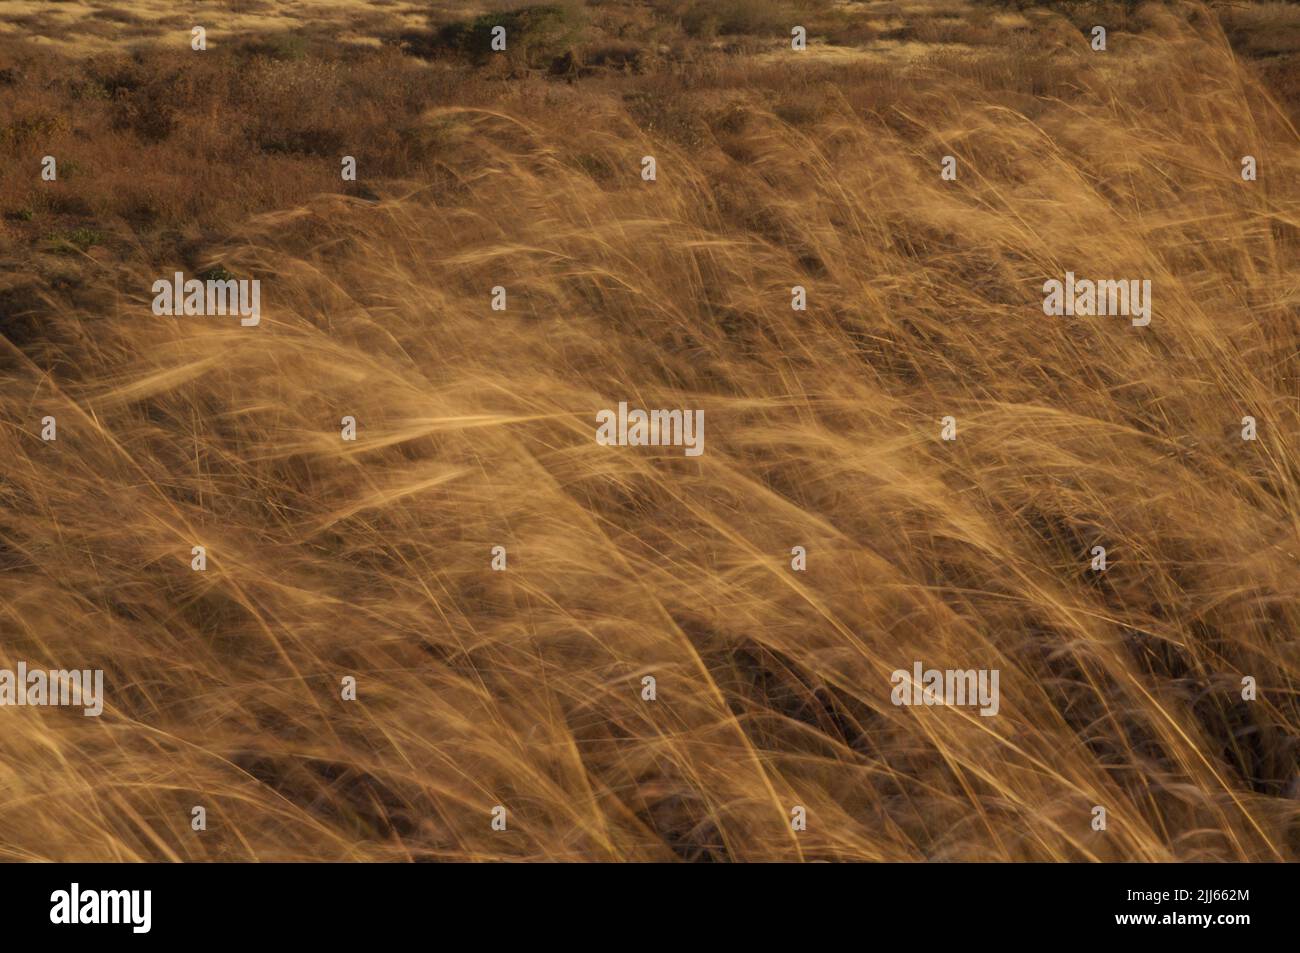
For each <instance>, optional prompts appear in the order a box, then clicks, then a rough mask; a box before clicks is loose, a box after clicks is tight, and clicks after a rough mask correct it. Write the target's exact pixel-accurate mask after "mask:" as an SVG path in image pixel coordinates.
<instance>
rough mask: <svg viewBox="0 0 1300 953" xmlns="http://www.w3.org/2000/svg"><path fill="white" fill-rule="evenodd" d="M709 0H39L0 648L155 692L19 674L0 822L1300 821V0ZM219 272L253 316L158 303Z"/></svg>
mask: <svg viewBox="0 0 1300 953" xmlns="http://www.w3.org/2000/svg"><path fill="white" fill-rule="evenodd" d="M4 6H5V7H14V6H15V5H14V4H5V5H4ZM87 6H93V5H87ZM119 6H122V7H129V6H131V5H128V4H125V3H123V4H120V5H119ZM142 6H143V5H142ZM207 6H208V7H212V8H214V9H217V8H222V7H225V8H230V9H231V11H232V13H239V14H240V15H244V16H253V15H255V14H256V13H257V11H258V8H259V7H264V6H265V5H259V4H256V3H249V4H224V5H220V4H208V5H207ZM357 6H358V7H360V6H361V5H359V4H358V5H357ZM398 6H402V5H398ZM1026 6H1028V5H1026ZM402 9H403V10H406V9H408V8H407V7H406V6H402ZM712 9H713V11H714V13H709V11H707V10H706V11H704V12H701V11H702V7H701V5H700V4H689V3H670V2H662V3H652V4H648V5H635V6H634V5H631V4H626V3H625V4H609V3H605V4H597V3H590V4H588V5H587V6H586V7H585V8H582V9H578V8H568V9H565V10H562V11H560V12H559V13H555V14H547V15H546V17H543V18H541V19H534V20H533V21H531V25H529V24H530V21H528V20H527V17H528V16H535V13H534V14H513V15H514V16H517V17H524V19H523V20H516V21H512V22H516V23H522V24H525V26H524V27H521V34H522V33H524V32H527V30H529V29H531V30H533V31H534V32H533V33H532V34H531V35H532V37H533V39H534V40H535V42H531V43H529V44H523V45H525V46H527V49H526V50H522V51H520V50H516V51H512V53H511V54H510V56H509V57H507V58H501V59H498V60H491V59H489V58H487V57H478V56H476V55H475V48H474V45H473V42H472V38H473V37H474V36H475V35H477V34H476V33H475V29H477V28H476V27H475V26H474V24H473V23H472V22H468V15H463V16H461V17H460V18H459V22H460V23H461V24H462V26H457V25H456V24H457V22H458V17H457V16H456V15H455V14H454V11H450V10H445V9H436V10H434V12H433V15H432V17H431V18H430V19H429V20H427V21H426V20H425V19H423V17H421V18H419V19H418V21H417V23H416V24H415V25H412V24H411V23H408V22H405V21H403V22H401V23H400V26H399V27H397V28H396V29H395V30H394V31H393V32H392V33H391V34H384V33H383V31H382V29H380V28H382V26H383V22H384V21H383V20H382V19H380V20H372V21H370V23H371V26H373V27H374V28H375V29H376V30H378V32H377V33H374V36H373V37H372V39H373V42H371V43H370V45H366V44H363V43H358V44H355V45H350V46H349V45H344V44H342V43H338V42H332V41H328V40H326V39H325V38H324V37H322V36H319V35H317V34H316V33H314V32H313V25H312V24H309V23H304V24H301V28H300V29H299V30H298V31H297V32H294V33H289V34H283V35H275V34H267V33H260V34H257V35H252V36H242V37H234V36H227V35H224V34H223V33H222V31H221V29H220V26H221V24H220V21H219V15H218V14H214V15H213V16H212V17H210V18H209V20H210V22H209V24H208V27H209V33H210V37H211V42H212V46H211V49H210V50H209V51H208V52H206V53H193V52H191V51H190V50H189V49H188V29H187V27H188V24H181V25H180V28H179V29H178V30H175V31H173V32H172V33H171V34H168V33H167V32H166V31H164V32H163V34H162V35H160V36H159V37H156V38H155V40H154V42H158V43H160V44H161V45H157V46H144V47H141V48H140V49H139V51H138V52H136V53H135V54H132V53H131V52H130V51H129V50H128V49H126V48H125V47H124V46H123V48H119V49H116V50H112V51H109V52H107V53H104V52H97V51H96V50H95V49H94V48H93V45H91V46H90V47H88V48H87V49H85V50H81V51H79V52H78V51H73V50H63V49H56V48H55V44H53V43H51V42H44V43H42V42H39V39H40V38H39V36H38V37H37V38H36V39H32V38H31V37H24V36H15V35H14V34H13V33H12V31H11V33H10V38H9V39H8V40H6V41H5V45H4V46H3V48H2V50H0V52H2V55H3V70H0V84H3V85H0V153H2V154H3V156H4V162H3V164H2V165H0V187H2V190H0V196H2V197H3V211H4V213H5V219H4V222H3V228H4V231H3V246H2V247H0V253H2V254H3V271H2V276H3V278H2V284H0V331H2V332H3V339H0V375H2V381H3V386H2V388H0V399H2V400H3V406H2V407H0V424H2V427H0V461H3V464H2V468H3V469H2V470H0V473H2V475H3V479H2V481H0V503H2V509H0V667H9V668H13V667H15V666H16V664H17V662H18V661H19V660H25V661H27V662H28V663H29V664H31V665H33V666H35V665H38V664H39V665H45V666H53V667H74V666H76V667H88V668H103V669H105V671H106V683H107V696H108V697H107V705H106V708H105V712H104V715H103V716H102V717H101V718H99V719H93V718H84V717H82V716H81V714H80V713H79V712H75V713H74V712H70V711H67V710H62V709H31V708H26V709H13V708H9V709H3V710H0V726H2V727H0V856H3V857H5V858H10V859H60V860H64V859H94V860H138V859H184V860H213V859H223V860H230V859H260V860H282V859H303V858H306V859H349V860H387V859H396V860H408V859H415V860H425V859H493V858H522V859H561V860H579V859H581V860H590V859H596V860H612V859H638V860H668V859H674V858H682V859H735V860H775V859H780V860H797V859H831V860H848V859H878V860H919V859H943V860H976V859H996V860H1120V859H1123V860H1163V859H1186V860H1200V859H1215V860H1280V859H1286V860H1295V859H1297V858H1298V857H1300V783H1298V782H1297V735H1298V732H1300V699H1298V696H1297V686H1298V685H1300V647H1298V643H1297V639H1298V636H1297V632H1298V631H1300V563H1298V561H1297V553H1298V552H1300V540H1298V539H1297V530H1298V528H1300V497H1298V495H1297V483H1296V476H1297V469H1298V468H1300V457H1298V455H1297V454H1298V452H1300V446H1298V444H1297V434H1300V419H1298V418H1300V414H1298V404H1297V398H1298V397H1300V392H1298V389H1297V372H1298V371H1300V359H1298V357H1297V325H1296V316H1297V296H1298V292H1300V286H1298V283H1297V261H1298V258H1300V246H1298V244H1297V237H1298V236H1300V231H1298V229H1300V194H1298V189H1300V152H1298V151H1297V134H1296V129H1295V126H1294V122H1295V115H1296V106H1297V102H1296V98H1295V97H1294V96H1293V95H1291V94H1292V93H1294V91H1295V90H1296V88H1297V86H1296V75H1297V73H1296V60H1295V51H1296V49H1297V45H1296V43H1295V40H1296V38H1297V36H1300V16H1296V10H1295V8H1291V7H1286V6H1284V5H1281V4H1272V5H1258V6H1253V7H1238V8H1223V9H1210V8H1207V7H1204V6H1201V5H1198V4H1175V5H1146V6H1138V7H1135V8H1130V7H1127V6H1112V7H1105V8H1103V9H1100V12H1098V8H1096V7H1093V8H1091V9H1087V8H1079V7H1078V6H1077V5H1075V6H1073V7H1071V6H1069V5H1063V9H1053V10H1044V9H1038V8H1028V9H1025V10H1017V9H1015V8H1014V7H1006V6H984V5H980V6H969V7H962V6H959V5H955V4H953V5H939V4H934V5H930V6H929V7H923V6H919V5H912V6H908V5H906V4H879V3H876V4H840V5H834V6H830V5H826V6H814V7H812V8H806V7H805V8H794V7H793V6H791V7H789V8H787V7H784V6H781V5H779V4H778V5H766V4H751V5H738V4H715V5H712ZM383 10H384V7H382V6H380V5H372V6H370V7H367V9H366V10H365V11H364V12H367V13H374V12H379V13H382V12H383ZM719 10H721V11H723V14H725V11H726V10H749V11H757V12H756V14H755V16H754V18H752V19H745V18H744V17H741V19H740V20H732V21H728V20H726V19H725V17H724V15H723V14H716V11H719ZM793 10H797V11H798V12H797V13H796V12H791V11H793ZM3 12H4V11H0V13H3ZM358 12H362V11H358ZM706 14H707V15H706ZM715 14H716V16H715V19H713V20H710V19H709V16H713V15H715ZM758 14H762V15H761V16H759V15H758ZM746 16H748V14H746ZM552 17H553V19H552ZM1288 17H1290V19H1288ZM797 22H804V23H806V24H807V25H808V27H809V33H810V37H811V39H812V43H813V47H814V48H813V49H812V50H810V51H809V52H808V54H806V55H805V56H804V57H803V58H802V59H801V58H800V57H799V56H798V55H795V54H793V53H788V52H787V53H782V50H783V49H788V34H789V26H790V24H792V23H797ZM1093 22H1103V23H1106V24H1107V25H1108V26H1110V27H1111V34H1110V44H1109V45H1110V49H1109V50H1108V51H1107V52H1106V53H1104V54H1098V53H1093V52H1092V51H1091V50H1090V49H1089V48H1088V45H1087V40H1086V37H1085V35H1084V33H1083V29H1084V28H1085V27H1087V26H1089V25H1091V23H1093ZM362 26H364V24H363V25H362ZM480 26H481V24H480ZM29 32H36V30H35V27H32V28H31V30H30V31H29ZM144 32H147V31H144ZM357 32H358V33H359V34H360V33H366V30H363V29H361V27H360V26H358V28H357ZM372 33H373V31H372ZM467 37H469V38H471V39H469V40H467V39H466V38H467ZM146 39H147V38H146ZM164 41H165V42H164ZM123 42H124V43H125V41H123ZM828 44H833V45H834V47H835V49H834V50H833V51H831V52H828V51H827V50H826V49H825V47H826V46H827V45H828ZM74 53H75V54H76V55H74ZM65 56H66V57H67V58H66V59H64V58H63V57H65ZM480 59H482V60H484V61H483V62H478V61H479V60H480ZM552 73H555V74H559V75H552ZM45 154H54V155H56V156H57V157H58V160H59V162H60V171H61V174H60V179H59V181H58V182H55V183H43V182H41V181H40V180H39V178H38V172H39V162H40V157H41V156H42V155H45ZM343 154H352V155H355V156H357V158H358V161H359V167H360V182H359V183H357V184H356V185H355V186H354V185H351V184H345V183H342V182H340V181H339V176H338V169H339V156H340V155H343ZM647 154H650V155H654V156H656V157H657V159H658V169H659V177H658V181H657V182H654V183H647V182H643V181H642V180H641V179H640V177H639V174H638V173H639V169H640V158H641V156H643V155H647ZM945 154H952V155H955V156H957V157H958V159H959V163H960V166H959V179H958V181H957V182H950V183H945V182H942V181H941V180H940V177H939V157H940V156H942V155H945ZM1245 154H1251V155H1254V156H1256V157H1258V160H1259V168H1260V178H1259V181H1257V182H1254V183H1247V182H1243V181H1242V180H1241V178H1240V175H1239V170H1240V158H1241V156H1242V155H1245ZM215 268H223V269H226V270H227V271H229V272H230V273H232V274H234V275H237V276H240V277H259V278H260V279H261V280H262V283H263V312H264V316H263V319H262V324H261V326H260V327H258V328H252V329H248V328H241V327H240V326H239V324H238V321H237V320H234V319H229V318H179V319H173V318H158V317H155V316H154V315H153V314H152V313H151V312H150V308H149V301H150V292H149V288H150V285H151V283H152V282H153V281H154V280H155V279H157V278H159V277H161V276H164V275H169V274H170V273H171V272H172V271H174V270H177V269H180V270H184V271H186V272H187V273H189V274H193V273H195V272H200V271H203V270H205V269H215ZM1067 269H1068V270H1073V271H1075V272H1077V273H1078V274H1080V275H1083V276H1094V277H1122V278H1150V279H1151V280H1152V282H1153V299H1154V318H1153V320H1152V322H1151V325H1150V326H1149V327H1147V328H1144V329H1143V328H1133V327H1131V326H1130V325H1129V323H1128V321H1127V320H1126V319H1124V318H1119V317H1112V318H1047V317H1045V316H1044V315H1043V313H1042V310H1041V303H1042V283H1043V281H1044V280H1045V279H1046V278H1048V277H1052V276H1056V277H1059V276H1061V275H1062V273H1063V272H1064V271H1066V270H1067ZM795 284H801V285H804V286H806V287H807V289H808V293H809V308H808V311H807V312H806V313H794V312H792V311H791V309H790V287H791V286H792V285H795ZM493 285H504V286H506V287H507V288H508V290H509V310H508V311H507V312H505V313H499V312H493V311H491V310H490V308H489V294H488V291H489V289H490V288H491V287H492V286H493ZM619 400H628V401H630V402H631V403H632V404H633V405H634V406H643V407H665V408H671V407H687V408H702V409H704V410H705V416H706V450H705V453H704V455H703V456H702V457H700V458H698V459H688V458H686V457H684V456H683V455H682V453H681V450H680V449H662V450H660V449H649V448H646V449H632V448H623V449H615V448H605V447H600V446H597V445H596V443H595V441H594V438H593V434H594V426H595V425H594V414H595V412H596V411H597V410H598V409H600V408H603V407H612V406H614V405H615V404H616V403H617V402H618V401H619ZM46 414H50V415H54V416H56V417H57V419H58V426H59V435H58V440H57V441H56V442H54V443H43V442H42V441H41V440H40V439H39V429H40V419H41V417H42V416H44V415H46ZM344 414H352V415H355V416H356V418H357V420H358V422H359V426H360V439H359V440H358V441H357V442H356V443H354V444H351V443H343V442H342V441H341V440H340V439H339V430H338V428H339V419H340V417H341V416H342V415H344ZM949 414H951V415H954V416H955V417H956V418H957V420H958V425H959V437H958V440H957V441H956V442H955V443H945V442H941V441H940V440H939V418H940V417H942V416H944V415H949ZM1246 414H1250V415H1253V416H1255V417H1256V418H1257V419H1258V420H1259V427H1260V439H1259V440H1258V441H1256V442H1253V443H1250V442H1244V441H1242V440H1241V439H1240V436H1239V431H1240V421H1241V418H1242V417H1243V416H1244V415H1246ZM195 544H203V545H205V546H207V548H208V553H209V566H208V570H207V571H206V572H205V573H197V572H192V571H191V570H190V568H189V559H190V548H191V546H193V545H195ZM495 545H503V546H505V547H506V548H507V551H508V554H509V555H508V558H509V569H508V570H507V571H506V572H492V571H490V570H489V558H490V556H489V551H490V549H491V547H492V546H495ZM795 545H802V546H805V547H807V550H808V554H809V557H808V558H809V563H808V570H807V572H804V573H796V572H792V571H791V569H790V564H789V559H790V556H789V554H790V549H791V547H792V546H795ZM1094 545H1104V546H1106V547H1107V549H1108V550H1109V553H1110V561H1111V562H1110V568H1109V570H1108V571H1107V572H1105V573H1104V574H1098V573H1093V572H1091V571H1089V569H1088V560H1089V555H1088V554H1089V551H1090V550H1091V548H1092V547H1093V546H1094ZM918 659H919V660H921V661H923V662H924V663H925V664H926V665H927V666H933V667H939V668H948V667H952V668H996V669H1000V670H1001V694H1002V699H1001V711H1000V713H999V715H998V716H997V717H994V718H981V717H979V716H978V715H977V714H976V713H975V711H974V710H973V709H958V708H896V707H894V706H893V705H891V704H890V700H889V690H890V687H891V686H890V681H889V676H890V672H891V671H892V670H894V669H896V668H910V666H911V664H912V662H913V661H914V660H918ZM348 674H353V675H356V676H357V677H358V679H359V682H360V688H359V696H360V697H359V700H358V701H356V702H351V703H349V702H343V701H341V700H340V698H339V682H340V679H341V677H342V676H344V675H348ZM646 674H653V675H655V676H656V677H657V679H658V687H659V699H658V701H656V702H654V703H647V702H643V701H642V700H641V698H640V687H641V683H640V680H641V678H642V676H643V675H646ZM1243 675H1251V676H1254V677H1255V678H1256V679H1257V680H1258V683H1259V686H1260V694H1259V699H1258V700H1257V701H1255V702H1244V701H1242V700H1241V698H1240V680H1241V678H1242V676H1243ZM196 804H201V805H205V806H206V807H207V810H208V820H209V829H208V830H207V831H206V832H205V833H202V834H196V833H193V832H191V831H190V828H189V821H190V808H191V806H192V805H196ZM497 804H503V805H506V806H507V807H508V809H509V812H510V814H509V817H510V831H509V832H508V833H494V832H492V831H491V830H490V828H489V823H488V821H489V811H490V810H491V808H492V807H493V806H494V805H497ZM796 804H797V805H803V806H805V807H806V808H807V810H808V817H809V826H808V830H807V831H806V832H804V833H800V834H797V835H796V834H794V833H793V832H792V831H791V830H790V827H789V823H788V822H789V817H790V808H791V807H792V806H793V805H796ZM1093 805H1104V806H1105V807H1106V808H1107V811H1108V813H1109V829H1108V830H1107V831H1106V832H1105V833H1100V832H1095V831H1093V830H1092V829H1091V827H1090V821H1091V819H1092V817H1091V808H1092V806H1093Z"/></svg>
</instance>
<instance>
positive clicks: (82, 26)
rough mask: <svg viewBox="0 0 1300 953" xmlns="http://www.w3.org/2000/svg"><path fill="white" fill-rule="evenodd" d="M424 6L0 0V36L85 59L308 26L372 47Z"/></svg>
mask: <svg viewBox="0 0 1300 953" xmlns="http://www.w3.org/2000/svg"><path fill="white" fill-rule="evenodd" d="M430 6H431V5H430V4H428V3H410V2H404V0H276V2H268V0H219V2H214V0H207V2H202V0H200V2H195V3H191V4H187V5H185V7H183V8H182V7H181V6H179V5H178V4H176V3H175V2H173V0H70V2H50V0H0V36H6V35H8V36H23V37H28V38H31V39H33V40H34V41H35V42H38V43H45V44H48V45H50V46H51V47H54V48H57V49H59V50H60V51H62V52H65V53H70V54H74V55H85V54H90V53H98V52H103V51H105V50H110V49H115V48H118V47H121V46H122V45H130V44H131V43H135V42H139V41H142V40H157V39H159V38H161V37H163V36H164V35H166V34H167V33H175V35H176V39H177V42H178V43H183V44H186V45H188V44H189V35H190V29H191V28H192V27H194V26H202V27H204V29H206V30H207V34H208V45H209V46H210V47H214V46H217V45H219V44H220V43H221V38H222V35H223V34H226V35H228V34H232V33H239V34H257V33H266V34H268V35H270V34H274V33H279V32H282V31H284V30H287V29H292V28H294V27H297V26H301V25H302V24H303V23H311V24H312V26H314V27H317V28H325V29H328V30H333V31H336V33H335V35H336V36H337V37H338V39H340V40H342V41H344V42H363V43H365V42H371V43H373V42H378V37H379V35H381V34H391V33H394V32H400V31H401V30H405V29H410V28H416V27H422V26H424V25H425V24H426V16H427V14H428V12H429V9H430Z"/></svg>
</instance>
